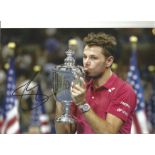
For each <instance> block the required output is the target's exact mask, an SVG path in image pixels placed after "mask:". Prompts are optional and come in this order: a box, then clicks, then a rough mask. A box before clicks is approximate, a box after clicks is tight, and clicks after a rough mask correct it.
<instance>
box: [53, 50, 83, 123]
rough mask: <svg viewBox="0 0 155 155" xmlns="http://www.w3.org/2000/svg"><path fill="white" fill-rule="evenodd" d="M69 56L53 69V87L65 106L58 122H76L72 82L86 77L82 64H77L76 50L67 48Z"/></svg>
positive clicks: (78, 81) (58, 99)
mask: <svg viewBox="0 0 155 155" xmlns="http://www.w3.org/2000/svg"><path fill="white" fill-rule="evenodd" d="M66 55H67V57H66V58H65V60H64V64H63V65H58V66H56V67H55V69H54V70H52V83H53V85H52V88H53V91H54V94H55V97H56V100H57V101H59V102H61V103H62V104H63V107H64V109H63V110H64V111H63V114H62V115H61V116H60V117H59V118H57V119H56V121H57V122H62V123H74V122H75V120H74V119H73V117H72V115H71V114H70V106H71V101H72V98H71V93H70V88H71V83H72V82H74V83H79V84H80V77H84V71H83V68H82V67H81V66H75V58H74V51H72V50H70V49H69V50H67V51H66Z"/></svg>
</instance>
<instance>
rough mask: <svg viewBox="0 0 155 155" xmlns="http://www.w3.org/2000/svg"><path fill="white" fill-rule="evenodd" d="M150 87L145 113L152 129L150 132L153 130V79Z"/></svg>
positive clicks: (154, 117) (154, 115)
mask: <svg viewBox="0 0 155 155" xmlns="http://www.w3.org/2000/svg"><path fill="white" fill-rule="evenodd" d="M152 87H153V92H152V95H151V97H150V99H149V100H148V101H147V104H146V114H147V118H148V120H149V121H150V124H151V130H152V131H151V132H154V131H155V79H154V80H153V83H152Z"/></svg>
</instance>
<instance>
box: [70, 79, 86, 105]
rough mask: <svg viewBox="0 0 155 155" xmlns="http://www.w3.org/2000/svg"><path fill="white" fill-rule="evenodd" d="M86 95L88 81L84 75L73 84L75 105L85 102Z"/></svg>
mask: <svg viewBox="0 0 155 155" xmlns="http://www.w3.org/2000/svg"><path fill="white" fill-rule="evenodd" d="M85 95H86V83H85V81H84V79H83V77H80V78H79V79H75V80H74V81H73V82H72V84H71V96H72V99H73V102H74V103H75V105H77V106H79V105H82V104H84V103H85V102H86V101H85Z"/></svg>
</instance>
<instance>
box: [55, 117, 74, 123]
mask: <svg viewBox="0 0 155 155" xmlns="http://www.w3.org/2000/svg"><path fill="white" fill-rule="evenodd" d="M56 121H57V122H58V123H70V124H73V123H75V120H74V118H72V117H71V116H70V115H62V116H60V117H59V118H57V119H56Z"/></svg>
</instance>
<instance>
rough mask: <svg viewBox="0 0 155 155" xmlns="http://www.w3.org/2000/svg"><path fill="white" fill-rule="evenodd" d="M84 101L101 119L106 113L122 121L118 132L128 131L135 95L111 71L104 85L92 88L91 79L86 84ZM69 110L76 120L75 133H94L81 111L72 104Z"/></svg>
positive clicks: (134, 104) (130, 88)
mask: <svg viewBox="0 0 155 155" xmlns="http://www.w3.org/2000/svg"><path fill="white" fill-rule="evenodd" d="M86 101H87V103H89V105H90V106H91V108H92V110H93V111H94V112H95V113H96V114H97V115H98V116H99V117H101V118H102V119H106V116H107V113H110V114H112V115H114V116H116V117H118V118H120V119H121V120H122V121H123V122H124V123H123V126H122V127H121V129H120V131H119V133H130V131H131V124H132V117H133V113H134V110H135V107H136V95H135V93H134V91H133V89H132V87H131V86H130V85H129V84H128V83H127V82H125V81H123V80H121V79H120V78H119V77H118V76H117V75H116V74H114V73H113V74H112V76H111V77H110V78H109V79H108V81H107V82H106V83H105V84H104V85H102V86H101V87H99V88H97V89H94V87H93V80H91V81H90V82H89V83H88V84H87V91H86ZM71 112H72V115H73V116H74V118H75V119H76V121H77V133H80V134H82V133H83V134H86V133H88V134H89V133H94V132H93V130H92V129H91V127H90V126H89V124H88V123H87V121H86V120H85V118H84V116H83V114H82V112H81V111H80V110H79V109H78V108H77V107H76V106H75V105H74V104H73V105H72V108H71Z"/></svg>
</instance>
